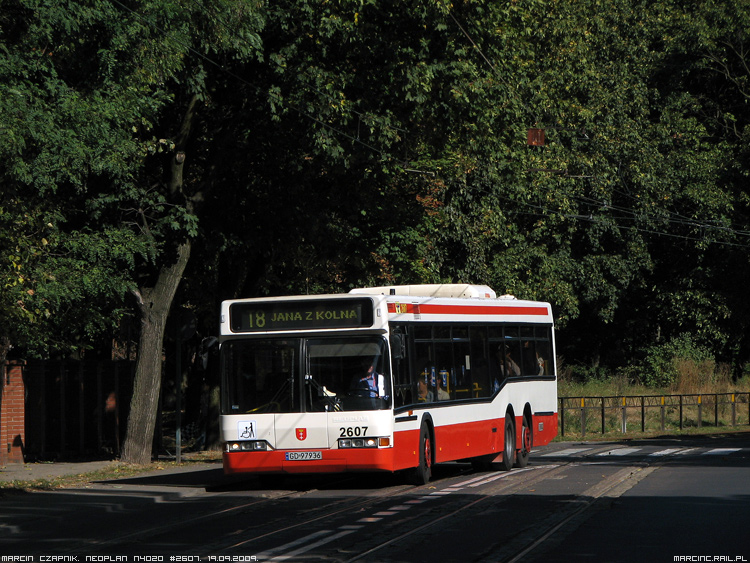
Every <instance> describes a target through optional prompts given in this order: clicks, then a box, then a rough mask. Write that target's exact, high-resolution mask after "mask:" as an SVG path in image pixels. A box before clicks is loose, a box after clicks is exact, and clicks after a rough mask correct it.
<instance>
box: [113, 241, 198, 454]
mask: <svg viewBox="0 0 750 563" xmlns="http://www.w3.org/2000/svg"><path fill="white" fill-rule="evenodd" d="M190 247H191V243H190V241H189V240H188V241H186V242H184V243H183V244H181V245H180V247H179V248H178V253H177V261H176V262H175V263H174V264H172V265H171V266H169V267H164V268H162V271H161V273H160V274H159V279H158V281H157V282H156V285H155V286H154V288H153V289H149V290H145V291H144V292H143V294H145V295H142V294H138V295H137V296H136V297H139V298H142V299H140V301H139V306H138V310H139V313H140V317H141V336H140V339H139V342H138V360H137V361H136V365H135V382H134V385H133V398H132V399H131V401H130V415H129V416H128V426H127V431H126V434H125V443H124V445H123V449H122V456H121V460H122V461H124V462H126V463H137V464H140V465H145V464H147V463H150V461H151V449H152V442H153V439H154V429H155V428H156V416H157V414H158V406H159V393H160V392H161V367H162V345H163V343H164V328H165V326H166V323H167V316H168V314H169V309H170V307H171V305H172V300H173V299H174V296H175V293H176V292H177V286H179V285H180V280H181V279H182V274H183V272H184V271H185V267H186V266H187V263H188V259H189V258H190Z"/></svg>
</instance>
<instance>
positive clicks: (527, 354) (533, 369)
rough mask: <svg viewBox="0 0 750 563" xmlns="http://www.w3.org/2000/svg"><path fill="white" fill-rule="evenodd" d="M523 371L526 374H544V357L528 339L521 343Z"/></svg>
mask: <svg viewBox="0 0 750 563" xmlns="http://www.w3.org/2000/svg"><path fill="white" fill-rule="evenodd" d="M523 371H524V373H525V374H526V375H544V359H543V358H542V357H541V356H539V353H538V352H535V351H534V347H533V346H532V343H531V341H529V340H527V341H526V342H524V343H523Z"/></svg>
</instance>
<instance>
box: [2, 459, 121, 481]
mask: <svg viewBox="0 0 750 563" xmlns="http://www.w3.org/2000/svg"><path fill="white" fill-rule="evenodd" d="M115 463H117V462H116V461H85V462H80V463H74V462H63V463H9V464H8V465H2V466H0V482H8V481H34V480H36V479H55V478H57V477H64V476H66V475H80V474H81V473H90V472H92V471H98V470H99V469H103V468H105V467H108V466H109V465H113V464H115Z"/></svg>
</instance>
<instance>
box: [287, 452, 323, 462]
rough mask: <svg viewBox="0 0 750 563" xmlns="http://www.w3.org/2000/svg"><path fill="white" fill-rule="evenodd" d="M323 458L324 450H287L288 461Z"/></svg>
mask: <svg viewBox="0 0 750 563" xmlns="http://www.w3.org/2000/svg"><path fill="white" fill-rule="evenodd" d="M315 459H323V452H286V460H287V461H308V460H315Z"/></svg>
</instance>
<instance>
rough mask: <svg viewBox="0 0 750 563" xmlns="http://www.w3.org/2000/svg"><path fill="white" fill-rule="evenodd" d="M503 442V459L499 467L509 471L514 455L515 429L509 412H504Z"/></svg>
mask: <svg viewBox="0 0 750 563" xmlns="http://www.w3.org/2000/svg"><path fill="white" fill-rule="evenodd" d="M503 436H504V444H503V460H502V461H501V462H500V469H502V470H503V471H510V470H511V469H513V462H514V461H515V457H516V429H515V424H513V416H512V415H511V414H510V413H506V414H505V432H504V433H503Z"/></svg>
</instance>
